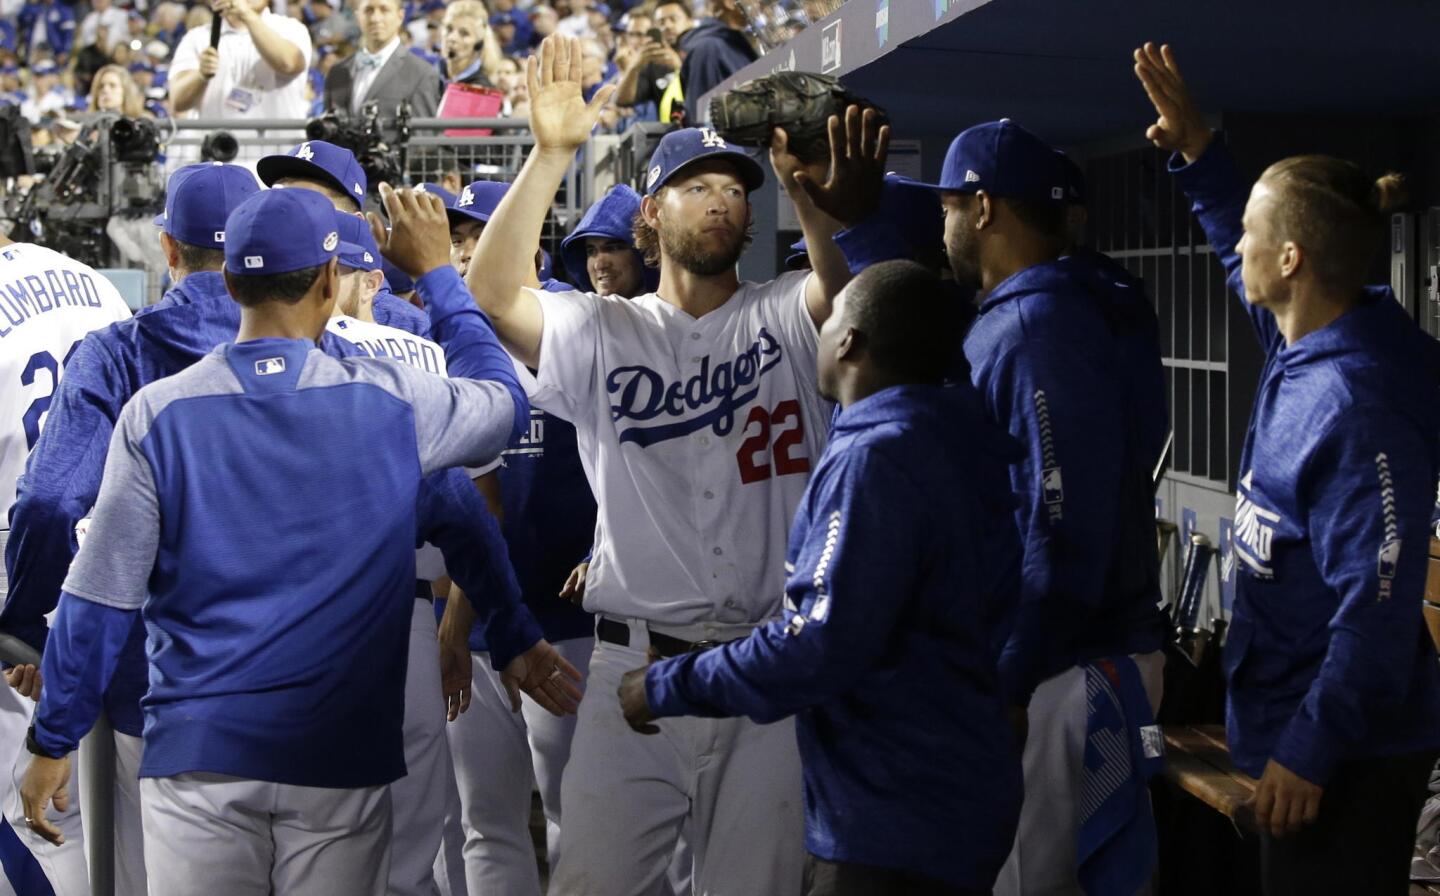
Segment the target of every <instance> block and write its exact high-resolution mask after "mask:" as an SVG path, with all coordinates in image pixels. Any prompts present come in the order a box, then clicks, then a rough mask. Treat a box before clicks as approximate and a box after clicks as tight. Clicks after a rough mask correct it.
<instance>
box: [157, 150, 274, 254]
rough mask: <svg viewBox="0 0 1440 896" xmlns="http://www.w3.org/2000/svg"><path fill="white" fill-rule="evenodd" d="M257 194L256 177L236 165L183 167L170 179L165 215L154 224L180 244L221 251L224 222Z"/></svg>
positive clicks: (161, 215)
mask: <svg viewBox="0 0 1440 896" xmlns="http://www.w3.org/2000/svg"><path fill="white" fill-rule="evenodd" d="M258 192H260V185H259V184H258V183H256V182H255V175H253V174H251V173H250V172H249V171H248V170H247V169H245V168H242V167H240V166H239V165H221V164H218V163H204V162H202V163H200V164H198V165H186V166H185V167H184V168H181V169H180V170H179V171H176V172H175V173H174V174H172V175H170V181H169V183H167V184H166V186H165V211H164V212H163V213H162V214H160V215H159V216H158V217H156V218H155V220H154V222H153V223H154V224H155V226H156V227H159V228H160V229H162V230H164V231H165V232H166V233H168V234H170V235H171V236H172V237H174V238H175V239H177V240H179V241H180V242H182V243H187V244H189V245H191V246H199V247H200V248H202V249H224V248H225V220H226V219H227V218H228V217H230V213H231V212H233V211H234V210H235V209H236V208H237V207H239V205H240V203H241V202H243V201H244V200H245V199H247V198H249V197H250V196H253V195H254V194H256V193H258Z"/></svg>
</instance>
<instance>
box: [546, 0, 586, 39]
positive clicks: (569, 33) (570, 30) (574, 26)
mask: <svg viewBox="0 0 1440 896" xmlns="http://www.w3.org/2000/svg"><path fill="white" fill-rule="evenodd" d="M593 2H594V0H575V2H574V3H571V4H570V14H569V15H568V16H566V17H565V18H563V19H561V20H560V21H559V22H557V23H556V25H555V30H556V31H557V32H558V33H560V34H563V35H565V36H566V37H594V36H595V31H594V29H593V28H591V27H590V6H591V4H592V3H593ZM556 6H557V7H558V6H559V3H556ZM557 13H558V9H557Z"/></svg>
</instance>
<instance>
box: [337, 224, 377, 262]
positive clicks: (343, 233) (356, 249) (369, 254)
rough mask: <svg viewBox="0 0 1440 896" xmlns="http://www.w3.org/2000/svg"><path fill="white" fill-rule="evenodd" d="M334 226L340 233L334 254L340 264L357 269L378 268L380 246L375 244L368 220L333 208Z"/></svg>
mask: <svg viewBox="0 0 1440 896" xmlns="http://www.w3.org/2000/svg"><path fill="white" fill-rule="evenodd" d="M335 228H336V230H337V232H339V234H340V248H339V250H338V251H337V252H336V255H337V257H339V259H340V264H341V265H343V266H345V267H347V268H354V269H355V270H357V271H378V270H380V247H379V246H377V245H375V236H374V234H372V233H371V232H370V222H369V221H367V220H365V219H364V218H362V217H360V216H359V215H351V214H348V213H346V212H342V211H340V210H339V209H335Z"/></svg>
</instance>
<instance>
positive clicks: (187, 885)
mask: <svg viewBox="0 0 1440 896" xmlns="http://www.w3.org/2000/svg"><path fill="white" fill-rule="evenodd" d="M140 805H141V810H142V812H143V814H144V819H145V831H146V834H147V836H146V837H145V870H146V872H147V873H148V876H149V879H150V896H194V894H196V893H215V894H223V896H270V894H271V893H297V894H309V893H345V894H347V896H348V894H355V896H385V893H386V885H385V882H386V877H387V874H388V873H389V866H390V788H389V787H356V788H326V787H299V786H295V785H290V784H275V783H272V782H269V781H247V780H244V779H241V778H232V777H230V776H228V775H212V774H203V773H198V774H184V775H176V776H175V777H171V778H144V779H142V780H141V781H140Z"/></svg>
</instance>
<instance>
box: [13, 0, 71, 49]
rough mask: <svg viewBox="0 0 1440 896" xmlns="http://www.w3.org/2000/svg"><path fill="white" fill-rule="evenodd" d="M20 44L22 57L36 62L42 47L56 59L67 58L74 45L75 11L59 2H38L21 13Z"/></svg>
mask: <svg viewBox="0 0 1440 896" xmlns="http://www.w3.org/2000/svg"><path fill="white" fill-rule="evenodd" d="M19 31H20V43H21V45H22V46H23V47H24V53H23V55H24V56H25V57H26V58H28V59H31V60H33V59H34V58H35V52H36V51H37V50H38V49H40V48H41V47H49V48H50V52H52V53H54V54H55V56H56V58H60V57H63V56H68V55H69V53H70V47H71V45H72V44H73V43H74V42H75V11H74V10H73V9H72V8H71V7H70V6H69V5H68V4H65V3H62V2H60V0H36V2H30V3H26V4H25V5H24V7H22V8H21V9H20V29H19Z"/></svg>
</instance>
